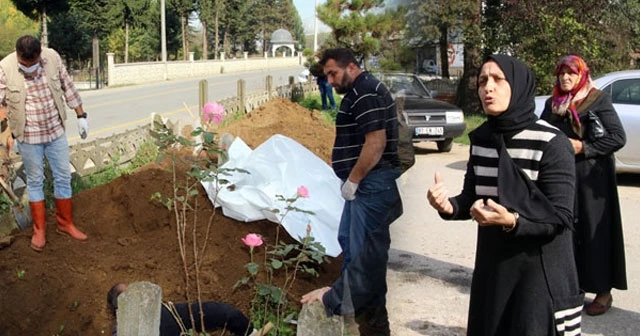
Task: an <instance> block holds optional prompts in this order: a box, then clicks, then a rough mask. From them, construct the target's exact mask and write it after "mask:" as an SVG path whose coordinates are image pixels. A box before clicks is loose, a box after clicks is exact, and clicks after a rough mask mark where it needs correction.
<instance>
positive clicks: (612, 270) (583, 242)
mask: <svg viewBox="0 0 640 336" xmlns="http://www.w3.org/2000/svg"><path fill="white" fill-rule="evenodd" d="M591 95H593V97H591V99H588V98H589V97H587V99H585V100H584V103H583V104H582V105H580V106H578V113H579V116H580V122H581V124H582V129H583V131H582V133H583V134H584V136H580V135H578V134H576V133H575V132H574V131H573V129H572V127H571V123H570V122H569V120H568V119H567V118H563V117H559V116H557V115H555V114H553V113H552V112H551V98H549V100H547V103H546V105H545V108H544V111H543V112H542V115H541V119H544V120H547V121H548V122H549V123H551V124H552V125H554V126H556V127H558V128H559V129H560V130H562V131H563V132H564V133H565V134H566V135H567V136H568V137H569V138H573V139H581V138H582V141H583V146H584V153H581V154H578V155H576V156H575V160H576V210H575V211H574V213H575V220H576V223H575V227H576V231H577V234H576V235H575V237H576V241H575V243H576V263H577V266H578V275H579V278H580V287H581V288H582V289H583V290H584V291H586V292H591V293H602V292H607V291H609V290H610V289H611V288H617V289H627V279H626V267H625V255H624V240H623V234H622V218H621V215H620V201H619V199H618V189H617V182H616V174H615V159H614V156H613V153H614V152H615V151H617V150H618V149H620V148H622V146H624V144H625V142H626V137H625V132H624V129H623V127H622V124H621V123H620V119H619V118H618V114H617V113H616V111H615V109H614V107H613V104H612V103H611V96H609V94H607V93H604V92H601V91H598V90H593V91H591V92H590V93H589V96H591ZM594 97H597V98H595V99H593V98H594ZM588 111H592V112H594V113H595V114H596V115H597V116H598V117H599V119H600V120H601V121H602V124H603V126H604V128H605V129H606V134H605V135H604V136H603V137H601V138H598V139H595V140H594V139H589V136H587V134H588V128H589V121H588V113H587V112H588Z"/></svg>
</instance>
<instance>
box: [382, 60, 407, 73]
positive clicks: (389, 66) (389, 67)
mask: <svg viewBox="0 0 640 336" xmlns="http://www.w3.org/2000/svg"><path fill="white" fill-rule="evenodd" d="M380 70H382V71H400V70H402V66H401V65H400V63H398V62H395V61H394V60H392V59H388V58H383V59H381V60H380Z"/></svg>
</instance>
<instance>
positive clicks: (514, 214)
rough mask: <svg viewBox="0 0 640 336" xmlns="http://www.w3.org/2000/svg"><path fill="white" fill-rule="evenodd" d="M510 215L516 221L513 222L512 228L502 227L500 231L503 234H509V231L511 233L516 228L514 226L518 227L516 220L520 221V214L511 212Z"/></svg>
mask: <svg viewBox="0 0 640 336" xmlns="http://www.w3.org/2000/svg"><path fill="white" fill-rule="evenodd" d="M511 214H512V215H513V217H514V218H515V219H516V220H514V221H513V226H510V227H506V226H503V227H502V231H504V232H511V231H513V229H515V228H516V225H518V220H519V219H520V214H519V213H517V212H515V211H512V212H511Z"/></svg>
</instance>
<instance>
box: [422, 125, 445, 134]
mask: <svg viewBox="0 0 640 336" xmlns="http://www.w3.org/2000/svg"><path fill="white" fill-rule="evenodd" d="M443 134H444V128H442V127H416V135H443Z"/></svg>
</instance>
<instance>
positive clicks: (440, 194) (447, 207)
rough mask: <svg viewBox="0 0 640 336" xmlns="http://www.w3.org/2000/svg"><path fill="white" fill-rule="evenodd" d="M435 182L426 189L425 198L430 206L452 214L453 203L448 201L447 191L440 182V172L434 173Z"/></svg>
mask: <svg viewBox="0 0 640 336" xmlns="http://www.w3.org/2000/svg"><path fill="white" fill-rule="evenodd" d="M434 180H435V184H434V185H433V186H432V187H431V188H429V190H428V191H427V200H428V201H429V204H431V206H432V207H433V208H434V209H436V210H438V211H439V212H442V213H445V214H447V215H451V214H453V205H452V204H451V202H450V201H449V197H448V193H449V192H448V191H447V189H446V188H445V186H444V184H443V183H442V178H441V177H440V173H438V172H436V173H435V175H434Z"/></svg>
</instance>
